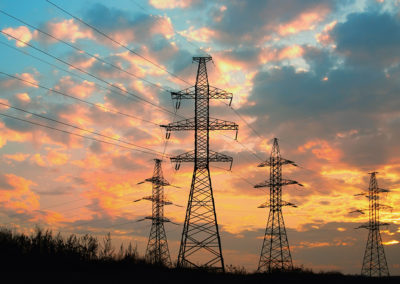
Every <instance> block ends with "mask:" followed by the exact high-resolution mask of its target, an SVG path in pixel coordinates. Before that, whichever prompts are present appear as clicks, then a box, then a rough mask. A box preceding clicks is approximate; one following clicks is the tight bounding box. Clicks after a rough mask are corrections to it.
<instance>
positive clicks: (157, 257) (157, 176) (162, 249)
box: [135, 159, 173, 266]
mask: <svg viewBox="0 0 400 284" xmlns="http://www.w3.org/2000/svg"><path fill="white" fill-rule="evenodd" d="M154 161H155V165H154V170H153V176H152V177H151V178H147V179H145V181H143V182H140V183H139V184H141V183H144V182H151V183H152V195H151V196H146V197H143V198H141V199H138V200H135V202H137V201H140V200H148V201H151V202H152V214H151V216H150V217H145V218H144V219H142V220H146V219H148V220H151V221H152V222H151V229H150V235H149V240H148V243H147V249H146V255H145V258H146V260H147V261H148V262H151V263H156V264H163V265H166V266H172V263H171V257H170V254H169V249H168V243H167V235H166V233H165V229H164V223H165V222H171V221H170V220H169V219H168V218H165V217H164V205H171V204H173V203H172V202H170V201H168V200H166V199H165V198H164V186H168V185H170V184H169V182H168V181H167V180H166V179H165V178H164V176H163V172H162V168H161V162H162V161H161V160H160V159H154ZM142 220H139V221H142Z"/></svg>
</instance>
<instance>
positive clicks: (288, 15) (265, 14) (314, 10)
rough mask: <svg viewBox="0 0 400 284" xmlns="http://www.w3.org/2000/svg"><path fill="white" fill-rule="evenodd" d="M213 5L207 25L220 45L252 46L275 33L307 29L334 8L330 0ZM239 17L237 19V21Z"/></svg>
mask: <svg viewBox="0 0 400 284" xmlns="http://www.w3.org/2000/svg"><path fill="white" fill-rule="evenodd" d="M224 6H226V9H220V7H215V9H214V18H217V19H218V20H217V21H214V22H211V23H210V27H211V29H212V30H214V31H215V33H216V34H217V36H216V37H215V40H218V41H219V42H220V43H221V44H241V45H254V44H260V43H262V42H265V41H268V40H270V39H271V36H273V35H274V34H278V35H281V36H287V35H291V34H294V33H298V32H300V31H304V30H311V29H313V28H314V27H315V25H316V24H317V23H319V22H321V21H322V20H323V19H324V18H325V17H326V15H327V14H328V13H329V12H331V11H332V10H333V9H334V8H335V4H334V1H322V2H321V1H314V0H307V1H302V2H301V3H300V2H293V1H286V0H285V1H276V0H268V1H247V2H243V1H227V2H226V4H225V5H224ZM238 19H240V20H238Z"/></svg>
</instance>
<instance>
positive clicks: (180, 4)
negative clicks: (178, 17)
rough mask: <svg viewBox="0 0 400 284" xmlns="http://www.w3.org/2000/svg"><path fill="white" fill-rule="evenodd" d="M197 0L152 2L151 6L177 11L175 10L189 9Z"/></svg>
mask: <svg viewBox="0 0 400 284" xmlns="http://www.w3.org/2000/svg"><path fill="white" fill-rule="evenodd" d="M194 2H196V1H195V0H169V1H164V0H150V5H152V6H153V7H155V8H157V9H175V8H181V9H184V8H188V7H190V6H191V5H192V4H193V3H194Z"/></svg>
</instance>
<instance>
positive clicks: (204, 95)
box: [162, 57, 238, 271]
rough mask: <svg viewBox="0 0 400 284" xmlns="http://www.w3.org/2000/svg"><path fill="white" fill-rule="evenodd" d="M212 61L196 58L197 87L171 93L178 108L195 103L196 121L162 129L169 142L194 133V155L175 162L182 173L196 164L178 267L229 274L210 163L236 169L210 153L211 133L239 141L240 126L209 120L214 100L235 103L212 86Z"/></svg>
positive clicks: (224, 158) (226, 94) (187, 155)
mask: <svg viewBox="0 0 400 284" xmlns="http://www.w3.org/2000/svg"><path fill="white" fill-rule="evenodd" d="M211 60H212V58H211V57H193V61H194V62H198V69H197V77H196V85H195V86H194V87H190V88H188V89H185V90H182V91H180V92H172V93H171V95H172V99H175V100H176V108H179V107H180V103H181V100H182V99H194V105H195V117H194V118H191V119H185V120H182V121H178V122H175V123H170V124H168V125H162V127H165V128H166V136H167V139H168V138H169V137H170V134H171V131H186V130H194V151H190V152H187V153H184V154H181V155H178V156H176V157H173V158H171V161H172V162H175V163H176V165H175V167H176V169H179V167H180V163H181V162H193V163H194V171H193V178H192V185H191V188H190V193H189V200H188V205H187V209H186V217H185V223H184V227H183V232H182V238H181V245H180V248H179V255H178V263H177V266H178V267H201V268H205V269H208V270H216V271H225V268H224V259H223V257H222V249H221V239H220V235H219V231H218V223H217V215H216V213H215V203H214V197H213V189H212V186H211V177H210V168H209V163H210V162H230V163H231V167H232V161H233V160H232V158H231V157H229V156H226V155H224V154H220V153H217V152H214V151H212V150H209V144H210V136H209V131H210V130H235V131H236V137H237V131H238V125H237V124H236V123H233V122H229V121H224V120H221V119H216V118H210V116H209V113H210V105H209V103H210V99H227V100H229V101H230V102H231V101H232V94H231V93H228V92H226V91H223V90H220V89H217V88H214V87H211V86H210V85H209V83H208V75H207V66H206V63H207V62H209V61H211Z"/></svg>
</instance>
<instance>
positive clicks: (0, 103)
mask: <svg viewBox="0 0 400 284" xmlns="http://www.w3.org/2000/svg"><path fill="white" fill-rule="evenodd" d="M0 105H3V106H6V107H9V108H12V109H15V110H18V111H22V112H25V113H28V114H31V115H34V116H36V117H40V118H43V119H46V120H49V121H53V122H56V123H59V124H62V125H65V126H69V127H72V128H75V129H78V130H82V131H85V132H88V133H91V134H94V135H98V136H100V137H103V138H107V139H111V140H114V141H117V142H122V143H124V144H127V145H130V146H133V147H137V148H142V149H145V150H147V151H154V152H157V153H159V154H162V155H163V156H164V155H165V152H163V153H161V152H158V151H155V150H152V149H150V148H147V147H143V146H140V145H137V144H134V143H131V142H129V141H125V140H122V139H119V138H115V137H111V136H108V135H104V134H101V133H99V132H96V131H92V130H88V129H85V128H83V127H80V126H76V125H73V124H70V123H66V122H62V121H59V120H57V119H54V118H51V117H47V116H44V115H41V114H37V113H34V112H30V111H27V110H25V109H22V108H19V107H15V106H12V105H9V104H5V103H2V102H0Z"/></svg>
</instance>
